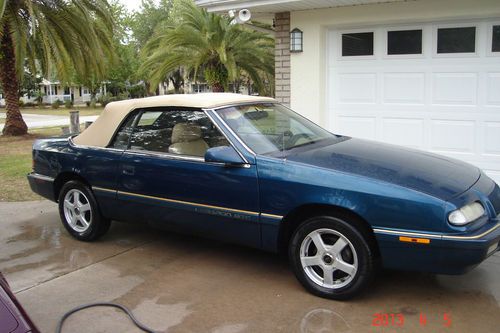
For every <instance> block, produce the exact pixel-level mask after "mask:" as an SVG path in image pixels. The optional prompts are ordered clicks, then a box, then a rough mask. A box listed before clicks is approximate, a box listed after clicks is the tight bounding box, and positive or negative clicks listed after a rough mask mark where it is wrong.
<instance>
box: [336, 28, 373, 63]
mask: <svg viewBox="0 0 500 333" xmlns="http://www.w3.org/2000/svg"><path fill="white" fill-rule="evenodd" d="M371 55H373V32H360V33H349V34H342V56H343V57H350V56H371Z"/></svg>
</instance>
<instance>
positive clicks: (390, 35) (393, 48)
mask: <svg viewBox="0 0 500 333" xmlns="http://www.w3.org/2000/svg"><path fill="white" fill-rule="evenodd" d="M387 54H422V30H401V31H388V32H387Z"/></svg>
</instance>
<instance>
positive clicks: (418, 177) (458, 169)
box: [287, 138, 480, 200]
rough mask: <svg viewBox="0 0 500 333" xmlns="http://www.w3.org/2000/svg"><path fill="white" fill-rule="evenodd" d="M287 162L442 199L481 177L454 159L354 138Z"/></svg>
mask: <svg viewBox="0 0 500 333" xmlns="http://www.w3.org/2000/svg"><path fill="white" fill-rule="evenodd" d="M318 146H320V145H319V144H318ZM304 148H305V147H304ZM287 160H288V161H295V162H300V163H305V164H309V165H314V166H318V167H322V168H327V169H331V170H337V171H341V172H345V173H350V174H356V175H360V176H363V177H369V178H372V179H377V180H381V181H384V182H388V183H392V184H395V185H399V186H403V187H407V188H411V189H413V190H417V191H419V192H423V193H427V194H429V195H432V196H434V197H437V198H440V199H443V200H448V199H450V198H451V197H453V196H455V195H458V194H460V193H463V192H464V191H466V190H467V189H469V188H470V187H471V186H472V185H473V184H474V183H476V181H477V180H478V179H479V176H480V170H479V169H478V168H476V167H474V166H472V165H470V164H467V163H464V162H461V161H458V160H455V159H451V158H447V157H444V156H440V155H436V154H431V153H427V152H423V151H419V150H414V149H408V148H403V147H399V146H394V145H389V144H384V143H378V142H373V141H366V140H361V139H354V138H347V139H346V140H343V141H340V142H338V143H334V144H329V145H324V146H320V147H317V148H316V147H315V146H313V145H311V146H309V147H307V149H300V150H299V149H297V151H296V152H291V154H290V155H288V156H287Z"/></svg>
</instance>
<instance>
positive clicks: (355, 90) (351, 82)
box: [338, 73, 377, 104]
mask: <svg viewBox="0 0 500 333" xmlns="http://www.w3.org/2000/svg"><path fill="white" fill-rule="evenodd" d="M338 85H339V89H338V91H339V95H338V96H339V99H338V101H339V103H364V104H366V103H376V101H377V99H376V98H377V75H376V74H375V73H364V74H363V73H342V74H340V75H339V83H338Z"/></svg>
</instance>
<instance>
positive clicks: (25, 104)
mask: <svg viewBox="0 0 500 333" xmlns="http://www.w3.org/2000/svg"><path fill="white" fill-rule="evenodd" d="M34 106H35V103H33V102H28V103H24V107H26V108H32V107H34Z"/></svg>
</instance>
